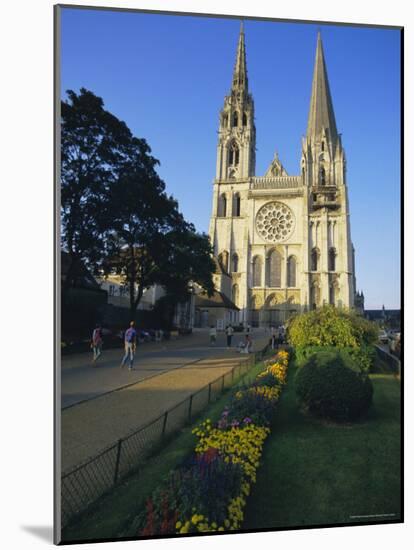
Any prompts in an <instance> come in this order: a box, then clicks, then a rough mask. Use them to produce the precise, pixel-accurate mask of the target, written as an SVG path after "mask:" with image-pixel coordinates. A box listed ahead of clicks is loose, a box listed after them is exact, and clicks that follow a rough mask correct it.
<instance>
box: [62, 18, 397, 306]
mask: <svg viewBox="0 0 414 550" xmlns="http://www.w3.org/2000/svg"><path fill="white" fill-rule="evenodd" d="M244 27H245V35H246V51H247V68H248V76H249V87H250V91H251V92H252V94H253V97H254V101H255V110H256V130H257V166H256V175H263V174H264V172H265V171H266V169H267V167H268V165H269V164H270V162H271V160H272V158H273V154H274V151H275V150H277V151H278V153H279V157H280V159H281V161H282V162H283V164H284V166H285V168H286V170H287V171H288V173H289V174H292V175H294V174H299V162H300V154H301V136H302V135H304V134H305V132H306V123H307V116H308V107H309V101H310V93H311V82H312V72H313V63H314V57H315V48H316V35H317V31H318V29H319V28H320V29H321V33H322V40H323V45H324V50H325V59H326V63H327V68H328V77H329V82H330V87H331V92H332V97H333V104H334V110H335V115H336V121H337V126H338V131H339V132H341V133H342V139H343V145H344V148H345V152H346V156H347V165H348V189H349V199H350V210H351V231H352V240H353V242H354V246H355V250H356V272H357V273H356V274H357V287H358V289H362V290H363V291H364V294H365V307H366V308H367V309H371V308H380V307H382V304H385V307H386V308H398V307H400V32H399V31H398V30H395V29H372V28H364V27H341V26H334V25H319V26H318V25H314V24H298V23H281V22H272V21H253V20H245V22H244ZM239 28H240V22H239V21H238V20H235V19H227V18H226V19H224V18H218V17H217V18H203V17H190V16H174V15H157V14H144V13H131V12H113V11H109V10H108V11H95V10H80V9H72V8H64V9H63V10H62V50H61V51H62V82H61V86H62V94H63V95H64V92H65V90H67V89H73V90H75V91H79V88H81V87H85V88H87V89H89V90H91V91H93V92H94V93H95V94H96V95H98V96H100V97H102V98H103V100H104V102H105V106H106V108H107V109H108V110H109V111H111V112H112V113H114V114H115V115H116V116H117V117H119V118H120V119H122V120H124V121H125V122H126V123H127V125H128V126H129V127H130V128H131V130H132V132H133V133H134V134H135V135H136V136H138V137H144V138H145V139H146V140H147V141H148V143H149V145H150V146H151V148H152V154H153V155H154V156H155V157H156V158H158V159H159V160H160V162H161V166H160V167H159V174H160V176H161V177H162V178H163V179H164V181H165V182H166V185H167V190H168V192H169V193H171V194H173V195H174V196H175V197H176V198H177V199H178V201H179V204H180V208H181V210H182V212H183V214H184V216H185V217H186V218H187V219H188V220H189V221H192V222H193V223H194V224H195V226H196V227H197V229H198V230H199V231H205V232H207V231H208V222H209V218H210V213H211V199H212V180H213V178H214V176H215V164H216V140H217V130H218V115H219V111H220V109H221V108H222V106H223V99H224V95H225V94H227V93H228V92H229V89H230V84H231V77H232V71H233V66H234V61H235V54H236V45H237V40H238V34H239Z"/></svg>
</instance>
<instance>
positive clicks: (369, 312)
mask: <svg viewBox="0 0 414 550" xmlns="http://www.w3.org/2000/svg"><path fill="white" fill-rule="evenodd" d="M364 314H365V317H366V318H367V319H370V320H371V321H375V320H376V319H384V318H388V319H389V318H391V317H400V316H401V310H400V309H385V310H383V309H366V310H364Z"/></svg>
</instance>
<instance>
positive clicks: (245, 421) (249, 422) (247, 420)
mask: <svg viewBox="0 0 414 550" xmlns="http://www.w3.org/2000/svg"><path fill="white" fill-rule="evenodd" d="M243 422H244V423H245V424H251V423H252V419H251V418H249V417H248V416H246V418H245V419H244V420H243Z"/></svg>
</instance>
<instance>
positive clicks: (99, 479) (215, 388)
mask: <svg viewBox="0 0 414 550" xmlns="http://www.w3.org/2000/svg"><path fill="white" fill-rule="evenodd" d="M265 351H266V348H264V349H263V350H262V351H260V352H258V353H255V354H251V355H250V357H249V358H247V360H246V361H240V362H239V363H238V364H237V365H235V366H234V367H233V368H232V369H231V370H230V371H228V372H226V373H225V374H223V375H222V376H220V377H219V378H217V379H216V380H214V381H212V382H210V383H209V384H207V385H206V386H204V387H203V388H201V389H199V390H198V391H196V392H195V393H193V394H191V395H189V396H188V397H187V398H186V399H184V400H183V401H181V402H180V403H178V404H177V405H175V406H174V407H172V408H170V409H168V410H167V411H165V412H164V413H163V414H161V415H160V416H159V417H158V418H156V419H155V420H152V421H151V422H149V423H148V424H146V425H144V426H142V427H141V428H139V429H138V430H136V431H134V432H133V433H131V434H129V435H128V436H126V437H123V438H122V439H119V440H118V441H117V442H116V443H114V444H113V445H111V446H110V447H107V448H105V449H104V450H103V451H101V452H100V453H99V454H98V455H96V456H94V457H92V458H90V459H88V460H87V461H85V462H83V463H82V464H80V465H78V466H77V467H76V468H74V469H72V470H71V471H69V472H66V473H63V474H62V479H61V511H62V513H61V521H62V527H65V526H67V525H68V524H69V522H70V521H71V520H73V519H74V518H75V517H76V516H78V515H79V514H80V513H82V512H84V511H85V510H86V509H87V508H89V507H90V506H91V505H92V504H93V503H94V502H96V501H97V500H98V499H99V498H100V497H102V496H103V495H104V494H105V493H107V492H108V491H110V490H111V489H113V488H114V487H115V486H116V485H118V484H119V483H120V482H121V481H122V480H123V479H125V478H126V477H127V476H128V475H130V474H131V473H133V472H135V473H137V472H139V468H140V467H141V466H142V465H143V464H144V462H145V460H146V459H147V458H148V457H149V456H150V455H151V454H154V452H155V450H156V449H157V447H158V446H161V445H162V444H163V443H164V442H165V441H166V439H167V438H168V437H170V436H171V435H172V434H174V433H175V432H177V431H178V430H179V429H180V428H182V427H183V426H184V425H185V424H187V423H189V422H191V421H192V420H193V419H194V417H196V416H197V415H198V414H200V413H201V411H202V410H203V409H204V408H205V407H206V406H207V405H208V404H209V403H211V402H213V401H214V400H215V399H216V398H217V397H219V395H221V393H222V392H223V391H224V390H226V389H228V388H230V387H231V386H232V385H233V383H235V382H236V381H237V380H239V379H240V378H241V377H242V376H243V375H245V374H246V373H247V371H248V370H249V369H250V368H251V366H252V365H254V364H255V363H256V361H258V360H260V359H261V358H262V357H263V355H264V354H265Z"/></svg>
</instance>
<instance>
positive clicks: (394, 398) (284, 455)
mask: <svg viewBox="0 0 414 550" xmlns="http://www.w3.org/2000/svg"><path fill="white" fill-rule="evenodd" d="M295 372H296V368H295V367H294V366H293V365H292V367H291V368H290V370H289V375H288V385H287V387H286V388H285V390H284V393H283V394H282V397H281V401H280V403H279V406H278V410H277V414H276V418H275V420H274V422H273V425H272V432H271V435H270V436H269V438H268V440H267V442H266V444H265V448H264V453H263V456H262V464H261V466H260V468H259V470H258V476H257V483H256V485H255V486H254V488H253V491H252V494H251V496H250V498H249V499H248V501H247V507H246V513H245V522H244V525H243V528H244V529H253V530H255V529H266V528H267V529H278V528H283V527H298V526H311V525H312V526H317V525H326V524H332V523H358V522H363V523H365V522H367V521H372V522H378V521H381V520H399V519H400V517H401V516H400V514H401V510H400V501H401V493H400V491H401V481H400V480H401V472H400V451H401V428H400V383H399V381H397V380H396V379H395V378H394V377H393V376H392V375H386V374H376V375H372V382H373V385H374V401H373V405H372V407H371V409H370V412H369V414H368V416H367V417H366V418H365V419H364V420H363V421H360V422H358V423H355V424H352V425H336V424H333V423H326V422H325V423H324V422H321V421H318V420H315V419H313V418H311V417H309V416H305V415H304V414H302V413H301V412H300V411H299V409H298V406H297V403H296V396H295V389H294V380H293V378H294V374H295ZM383 514H387V516H384V515H383ZM388 514H390V515H388ZM355 516H365V517H362V518H361V517H359V518H356V517H355ZM366 516H371V517H370V518H368V517H366Z"/></svg>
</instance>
